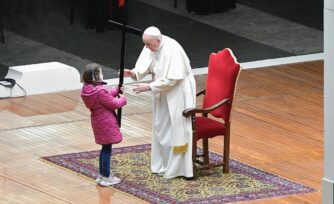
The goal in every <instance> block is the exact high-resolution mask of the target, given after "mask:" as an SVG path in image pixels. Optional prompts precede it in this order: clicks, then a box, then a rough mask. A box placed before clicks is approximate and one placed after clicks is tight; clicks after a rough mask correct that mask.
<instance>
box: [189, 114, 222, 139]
mask: <svg viewBox="0 0 334 204" xmlns="http://www.w3.org/2000/svg"><path fill="white" fill-rule="evenodd" d="M195 119H196V135H197V140H199V139H202V138H213V137H215V136H218V135H225V131H226V129H225V124H224V123H222V122H219V121H216V120H213V119H211V118H207V117H196V118H195Z"/></svg>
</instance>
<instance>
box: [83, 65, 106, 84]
mask: <svg viewBox="0 0 334 204" xmlns="http://www.w3.org/2000/svg"><path fill="white" fill-rule="evenodd" d="M101 72H102V68H101V65H99V64H97V63H91V64H87V65H86V68H85V70H84V72H83V74H82V80H83V82H85V83H89V84H94V85H96V84H97V83H98V82H101V81H102V79H101V78H100V73H101Z"/></svg>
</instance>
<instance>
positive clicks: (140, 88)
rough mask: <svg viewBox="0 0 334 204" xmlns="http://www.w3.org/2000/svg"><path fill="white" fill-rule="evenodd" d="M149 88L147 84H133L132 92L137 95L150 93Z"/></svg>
mask: <svg viewBox="0 0 334 204" xmlns="http://www.w3.org/2000/svg"><path fill="white" fill-rule="evenodd" d="M150 90H151V87H150V86H149V85H148V84H135V85H133V89H132V91H134V92H135V93H136V94H139V93H141V92H145V91H150Z"/></svg>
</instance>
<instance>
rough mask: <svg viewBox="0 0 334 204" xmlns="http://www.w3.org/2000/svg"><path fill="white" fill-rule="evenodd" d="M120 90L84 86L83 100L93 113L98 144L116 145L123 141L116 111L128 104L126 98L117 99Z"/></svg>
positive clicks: (101, 86)
mask: <svg viewBox="0 0 334 204" xmlns="http://www.w3.org/2000/svg"><path fill="white" fill-rule="evenodd" d="M117 94H118V89H117V88H112V89H107V88H106V87H104V86H103V85H102V84H101V85H96V86H94V85H92V84H84V86H83V87H82V90H81V98H82V100H83V102H84V103H85V105H86V107H87V108H88V109H89V110H90V112H91V124H92V128H93V132H94V136H95V142H96V143H97V144H101V145H102V144H115V143H118V142H120V141H121V138H122V134H121V131H120V129H119V125H118V122H117V117H116V113H115V110H116V109H118V108H121V107H122V106H124V105H125V104H126V98H125V97H121V98H117Z"/></svg>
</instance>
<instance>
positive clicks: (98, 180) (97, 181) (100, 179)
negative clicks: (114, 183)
mask: <svg viewBox="0 0 334 204" xmlns="http://www.w3.org/2000/svg"><path fill="white" fill-rule="evenodd" d="M102 177H103V176H102V175H101V174H99V175H98V176H97V178H96V179H95V182H96V183H97V184H100V183H101V181H102Z"/></svg>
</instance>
